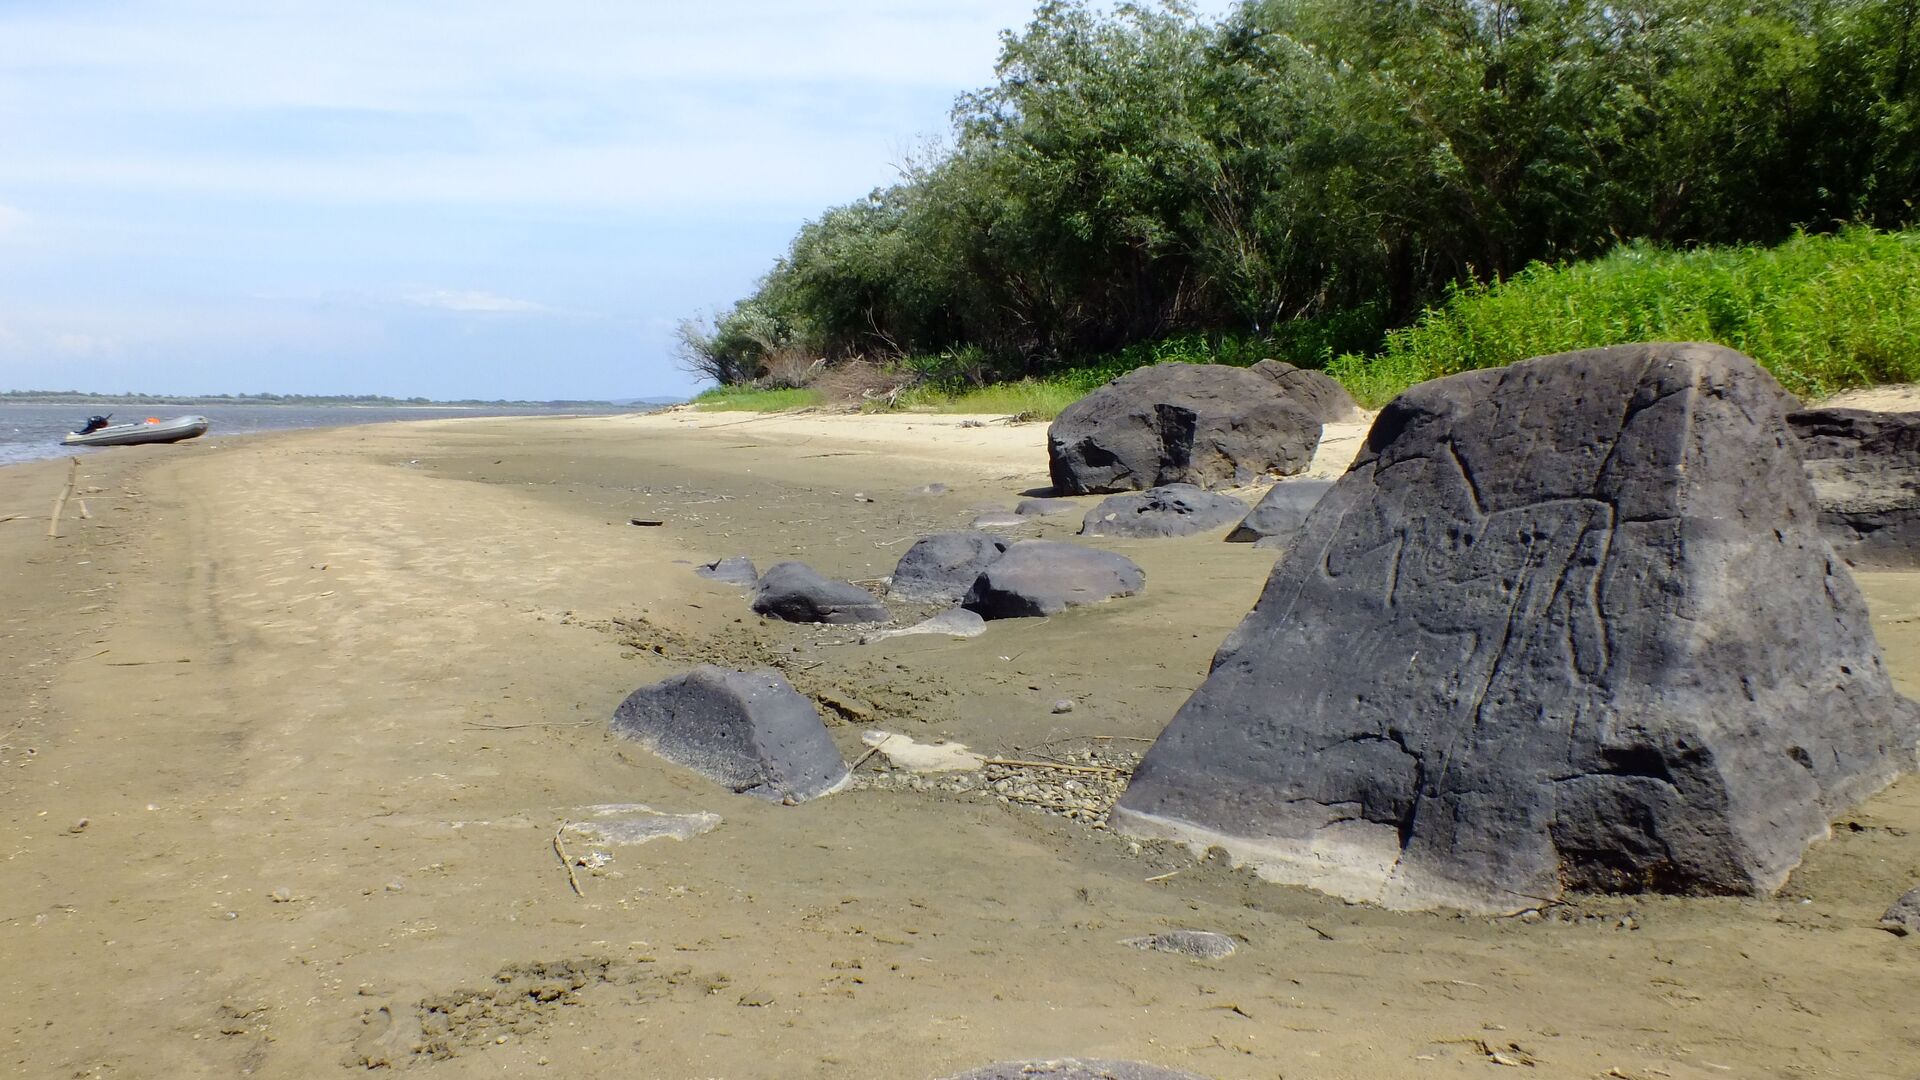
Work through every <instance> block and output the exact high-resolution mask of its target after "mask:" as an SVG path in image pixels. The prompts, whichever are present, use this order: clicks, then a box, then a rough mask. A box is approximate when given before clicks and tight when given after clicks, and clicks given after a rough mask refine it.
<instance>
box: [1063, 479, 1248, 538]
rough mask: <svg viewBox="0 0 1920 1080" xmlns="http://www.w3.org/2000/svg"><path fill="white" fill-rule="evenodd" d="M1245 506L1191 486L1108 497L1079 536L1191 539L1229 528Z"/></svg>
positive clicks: (1167, 486) (1093, 511)
mask: <svg viewBox="0 0 1920 1080" xmlns="http://www.w3.org/2000/svg"><path fill="white" fill-rule="evenodd" d="M1246 512H1247V504H1246V503H1244V502H1241V501H1240V500H1239V499H1236V498H1234V497H1233V496H1231V495H1222V494H1220V493H1219V492H1214V491H1208V490H1206V489H1205V488H1199V487H1195V486H1193V485H1192V484H1163V485H1161V486H1160V487H1157V488H1148V489H1147V490H1146V491H1141V492H1137V493H1134V494H1130V495H1110V496H1108V497H1107V498H1105V499H1102V500H1100V505H1098V506H1096V507H1094V508H1093V509H1091V510H1089V511H1087V516H1086V517H1085V518H1084V519H1082V520H1081V522H1080V535H1082V536H1136V537H1167V536H1192V535H1193V534H1194V533H1201V532H1206V531H1208V530H1209V529H1218V528H1221V527H1222V526H1225V525H1230V524H1232V523H1233V522H1234V521H1236V520H1238V519H1239V518H1241V517H1242V516H1244V515H1245V514H1246Z"/></svg>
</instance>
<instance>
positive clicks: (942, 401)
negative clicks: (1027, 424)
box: [894, 379, 1092, 420]
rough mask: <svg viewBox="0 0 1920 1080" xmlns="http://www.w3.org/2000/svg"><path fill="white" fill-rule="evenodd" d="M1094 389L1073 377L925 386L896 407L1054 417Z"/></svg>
mask: <svg viewBox="0 0 1920 1080" xmlns="http://www.w3.org/2000/svg"><path fill="white" fill-rule="evenodd" d="M1091 389H1092V387H1088V386H1083V385H1081V383H1080V381H1078V380H1073V379H1021V380H1019V381H1017V382H1004V383H995V384H993V385H991V386H982V387H977V388H975V389H971V390H962V391H958V392H948V391H943V390H940V389H937V388H935V387H930V386H921V387H915V388H914V389H912V390H908V391H906V392H905V393H903V394H901V395H900V397H899V399H898V400H897V401H896V402H895V403H894V408H895V409H900V410H905V411H907V412H929V413H979V414H985V415H992V416H1021V415H1025V416H1027V417H1029V418H1032V419H1037V420H1051V419H1053V418H1054V417H1056V416H1058V415H1060V410H1061V409H1064V408H1066V407H1067V406H1069V405H1071V404H1073V403H1074V402H1076V401H1078V400H1080V399H1081V398H1083V397H1085V396H1086V394H1087V392H1088V391H1089V390H1091Z"/></svg>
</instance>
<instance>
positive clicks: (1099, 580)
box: [961, 540, 1147, 619]
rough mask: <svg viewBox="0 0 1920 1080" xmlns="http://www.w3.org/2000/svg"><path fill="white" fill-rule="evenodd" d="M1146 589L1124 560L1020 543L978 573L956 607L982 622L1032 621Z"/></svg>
mask: <svg viewBox="0 0 1920 1080" xmlns="http://www.w3.org/2000/svg"><path fill="white" fill-rule="evenodd" d="M1146 585H1147V575H1146V572H1145V571H1143V570H1141V569H1140V568H1139V567H1138V566H1136V565H1134V562H1133V560H1132V559H1129V558H1126V557H1125V556H1123V555H1115V554H1114V553H1113V552H1111V551H1101V550H1100V549H1099V548H1090V547H1082V546H1080V545H1079V544H1063V543H1060V542H1058V541H1053V540H1022V541H1020V542H1019V543H1017V544H1015V545H1013V546H1012V547H1010V548H1008V549H1007V553H1006V554H1005V555H1002V556H1000V557H999V558H998V559H996V560H994V562H993V563H992V564H991V565H989V566H988V567H987V568H986V569H985V570H984V571H982V572H981V574H980V577H979V578H978V579H977V580H975V581H974V583H973V587H972V588H970V589H968V590H967V595H966V599H964V600H962V601H961V606H962V607H965V608H966V609H967V610H969V611H977V612H979V613H980V616H981V617H982V618H986V619H1021V618H1032V617H1038V616H1046V615H1058V614H1060V613H1061V612H1062V611H1065V610H1067V609H1068V608H1069V607H1074V606H1076V605H1079V604H1097V603H1099V602H1100V601H1102V600H1111V599H1113V598H1115V597H1120V596H1132V595H1133V594H1134V593H1137V592H1139V591H1140V590H1141V589H1144V588H1146Z"/></svg>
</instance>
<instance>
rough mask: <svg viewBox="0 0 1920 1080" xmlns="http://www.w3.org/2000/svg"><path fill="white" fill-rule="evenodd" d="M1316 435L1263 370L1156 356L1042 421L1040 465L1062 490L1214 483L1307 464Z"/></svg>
mask: <svg viewBox="0 0 1920 1080" xmlns="http://www.w3.org/2000/svg"><path fill="white" fill-rule="evenodd" d="M1319 444H1320V421H1318V420H1316V419H1314V418H1313V417H1312V416H1310V415H1308V414H1307V412H1306V411H1305V410H1303V409H1301V408H1300V407H1299V406H1298V405H1295V404H1294V403H1293V402H1292V401H1290V400H1288V399H1287V397H1286V396H1285V395H1284V394H1283V393H1282V392H1281V391H1280V389H1279V387H1278V386H1277V385H1276V384H1275V383H1274V381H1273V380H1271V379H1268V378H1266V377H1265V376H1262V375H1256V374H1254V373H1253V372H1251V371H1249V370H1247V369H1246V368H1236V367H1227V366H1225V365H1222V364H1156V365H1153V366H1150V367H1143V368H1139V369H1137V370H1135V371H1132V372H1129V373H1127V374H1125V375H1122V376H1121V377H1119V378H1118V379H1115V380H1114V381H1112V382H1110V383H1108V384H1107V385H1105V386H1103V387H1101V388H1100V389H1098V390H1095V391H1094V392H1093V393H1091V394H1088V395H1087V396H1086V397H1083V398H1081V399H1080V400H1079V401H1076V402H1074V403H1073V404H1072V405H1069V406H1067V407H1066V408H1065V409H1064V410H1062V411H1061V413H1060V415H1059V416H1058V417H1057V418H1056V419H1055V420H1054V421H1053V424H1052V426H1051V427H1049V428H1048V429H1047V467H1048V471H1049V473H1050V475H1051V476H1052V478H1053V489H1054V491H1056V492H1058V493H1059V494H1062V495H1093V494H1105V493H1109V492H1116V491H1140V490H1144V489H1146V488H1151V487H1158V486H1160V485H1162V484H1197V485H1199V486H1201V487H1207V488H1214V487H1222V486H1225V485H1228V484H1232V483H1235V482H1237V481H1236V477H1237V476H1246V477H1251V476H1253V475H1257V474H1262V473H1271V474H1275V475H1283V476H1284V475H1291V474H1293V473H1298V472H1304V471H1305V470H1306V469H1307V467H1308V465H1310V464H1311V463H1312V461H1313V452H1314V450H1315V448H1316V447H1318V446H1319Z"/></svg>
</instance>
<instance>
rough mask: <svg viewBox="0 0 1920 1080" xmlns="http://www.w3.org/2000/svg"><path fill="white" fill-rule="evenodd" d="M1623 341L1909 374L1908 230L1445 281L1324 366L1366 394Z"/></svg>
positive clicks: (1915, 239)
mask: <svg viewBox="0 0 1920 1080" xmlns="http://www.w3.org/2000/svg"><path fill="white" fill-rule="evenodd" d="M1633 341H1713V342H1718V343H1720V344H1722V345H1726V346H1729V347H1731V348H1735V349H1738V350H1740V351H1741V352H1744V353H1746V354H1747V355H1748V356H1751V357H1753V358H1754V359H1755V360H1758V361H1759V362H1760V363H1761V364H1763V365H1765V366H1766V367H1767V368H1768V369H1769V370H1771V371H1772V372H1773V374H1774V376H1775V377H1776V378H1778V379H1779V380H1780V382H1781V383H1782V384H1783V385H1785V386H1786V388H1787V389H1789V390H1791V391H1793V392H1794V393H1797V394H1800V395H1802V396H1804V397H1809V398H1818V397H1822V396H1825V395H1828V394H1832V393H1835V392H1837V391H1840V390H1845V389H1847V388H1849V387H1855V386H1868V385H1873V384H1875V383H1888V382H1915V381H1920V231H1916V230H1909V231H1905V232H1877V231H1875V230H1872V229H1867V228H1850V229H1847V230H1844V231H1842V232H1839V233H1835V234H1831V235H1824V236H1806V235H1801V236H1795V237H1794V238H1792V239H1791V240H1788V241H1787V242H1786V243H1784V244H1781V245H1778V246H1776V247H1723V248H1701V249H1697V250H1693V251H1684V252H1676V251H1663V250H1660V249H1658V248H1654V247H1651V246H1649V245H1644V244H1633V245H1628V246H1624V247H1622V248H1619V249H1618V250H1616V251H1614V252H1613V253H1612V254H1610V255H1608V256H1606V257H1604V258H1601V259H1596V260H1594V261H1592V262H1585V263H1576V264H1573V265H1569V266H1558V267H1549V266H1540V265H1536V266H1533V267H1529V268H1528V269H1527V270H1525V271H1523V272H1521V273H1519V274H1516V275H1515V276H1513V277H1512V278H1509V279H1508V280H1506V281H1504V282H1500V283H1498V284H1495V285H1490V286H1467V287H1462V288H1460V289H1457V290H1456V291H1455V292H1454V293H1453V294H1452V295H1451V296H1450V297H1449V298H1448V299H1447V301H1446V302H1445V303H1444V304H1442V305H1441V306H1439V307H1438V308H1434V309H1430V310H1429V311H1427V313H1426V314H1425V315H1424V316H1422V317H1421V319H1420V320H1419V321H1418V322H1417V323H1415V324H1414V325H1413V326H1411V327H1408V328H1406V329H1404V330H1396V331H1394V332H1392V333H1391V334H1389V335H1388V336H1387V343H1386V347H1385V348H1384V349H1382V350H1380V351H1378V352H1377V353H1375V354H1373V355H1370V356H1369V355H1361V354H1358V353H1348V354H1345V355H1343V356H1340V357H1339V358H1337V359H1335V360H1334V361H1333V362H1332V363H1331V364H1329V365H1328V367H1327V371H1328V373H1329V374H1332V375H1333V376H1334V377H1336V378H1338V379H1340V380H1341V381H1342V382H1344V383H1346V385H1347V388H1348V389H1349V390H1350V391H1351V392H1352V393H1353V395H1354V397H1356V398H1358V399H1359V400H1360V401H1361V402H1362V403H1363V404H1366V405H1370V406H1378V405H1380V404H1383V403H1384V402H1386V401H1387V400H1388V399H1390V398H1392V397H1393V396H1394V395H1395V394H1398V393H1399V392H1400V391H1401V390H1404V389H1406V388H1407V387H1408V386H1411V385H1413V384H1414V383H1416V382H1422V381H1424V380H1427V379H1433V378H1438V377H1440V376H1443V375H1451V374H1454V373H1455V372H1460V371H1467V370H1470V369H1473V368H1483V367H1497V366H1500V365H1503V364H1510V363H1513V362H1515V361H1517V360H1524V359H1527V358H1528V357H1532V356H1541V355H1545V354H1548V353H1556V352H1565V351H1567V350H1570V349H1584V348H1591V347H1594V346H1600V345H1616V344H1621V343H1624V342H1633Z"/></svg>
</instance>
